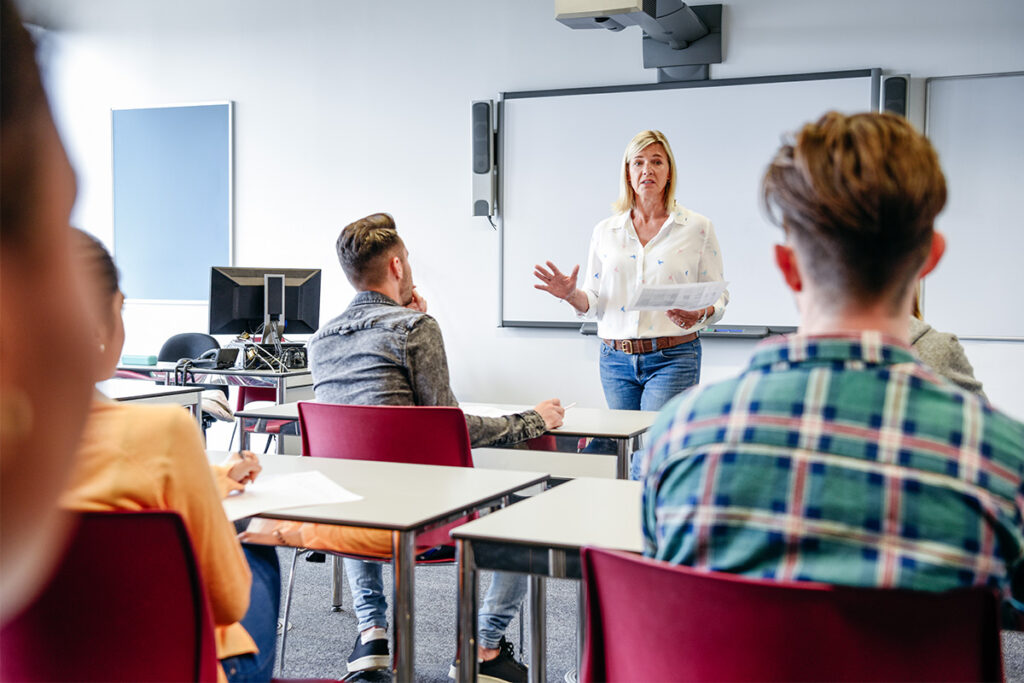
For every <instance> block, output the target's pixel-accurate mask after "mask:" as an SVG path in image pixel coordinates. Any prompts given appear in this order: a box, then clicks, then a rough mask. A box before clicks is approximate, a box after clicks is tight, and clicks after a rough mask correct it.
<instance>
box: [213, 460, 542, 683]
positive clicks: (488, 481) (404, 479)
mask: <svg viewBox="0 0 1024 683" xmlns="http://www.w3.org/2000/svg"><path fill="white" fill-rule="evenodd" d="M226 455H227V453H223V452H214V451H208V452H207V457H208V458H209V459H210V461H211V462H219V461H221V460H223V458H224V457H225V456H226ZM260 463H261V464H262V466H263V472H262V474H261V475H260V476H263V477H265V476H267V475H273V474H286V473H291V472H306V471H309V470H316V471H319V472H322V473H323V474H325V475H326V476H327V477H329V478H330V479H332V480H334V481H335V482H337V483H338V484H339V485H341V486H344V487H345V488H346V489H348V490H349V491H352V492H353V493H356V494H358V495H360V496H362V497H363V498H362V500H357V501H353V502H349V503H339V504H334V505H316V506H309V507H296V508H288V509H285V510H276V511H273V512H266V513H264V514H261V515H259V516H260V517H266V518H270V519H284V520H290V521H298V522H315V523H318V524H338V525H344V526H357V527H368V528H373V529H385V530H387V531H390V532H391V538H392V547H393V548H394V554H393V558H394V559H393V560H392V567H393V569H394V585H393V588H392V590H393V600H392V606H393V608H394V630H393V634H394V641H395V650H394V652H395V656H394V660H393V664H392V666H393V669H394V674H395V680H396V681H412V680H414V678H415V671H414V663H415V656H414V655H415V643H414V634H415V628H414V627H415V623H414V621H415V620H414V609H413V595H414V588H413V586H414V584H413V582H414V580H415V572H414V571H413V569H414V565H415V558H416V536H417V535H419V534H422V533H424V532H426V531H429V530H430V529H434V528H436V527H439V526H443V525H444V524H447V523H449V522H452V521H454V520H457V519H460V518H462V517H465V516H467V515H469V514H472V513H474V512H479V511H481V510H485V509H492V508H496V507H501V506H503V505H505V504H507V502H508V497H509V496H510V495H511V494H513V493H515V492H517V491H521V490H523V489H526V488H529V487H531V486H536V485H538V484H542V483H544V482H545V481H547V479H548V475H547V474H545V473H540V472H523V471H516V470H488V469H477V468H473V467H442V466H438V465H411V464H405V463H390V462H374V461H369V460H340V459H333V458H301V457H295V456H291V455H263V456H260Z"/></svg>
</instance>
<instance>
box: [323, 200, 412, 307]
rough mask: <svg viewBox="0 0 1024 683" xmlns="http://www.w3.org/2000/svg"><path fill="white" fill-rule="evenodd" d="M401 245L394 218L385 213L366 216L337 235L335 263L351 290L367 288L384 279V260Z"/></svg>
mask: <svg viewBox="0 0 1024 683" xmlns="http://www.w3.org/2000/svg"><path fill="white" fill-rule="evenodd" d="M401 245H402V238H401V237H399V236H398V229H397V228H396V227H395V219H394V218H392V217H391V215H390V214H386V213H374V214H370V215H369V216H366V217H365V218H360V219H359V220H357V221H355V222H353V223H349V224H348V225H346V226H345V228H344V229H343V230H342V231H341V234H340V235H338V242H337V249H338V261H339V262H341V269H342V270H343V271H345V277H347V278H348V281H349V282H351V283H352V286H353V287H356V288H359V289H362V288H365V287H370V286H373V285H376V284H379V283H381V282H382V281H383V280H384V276H385V275H386V273H387V259H388V257H389V256H390V255H391V252H392V251H393V250H394V249H395V247H398V246H401Z"/></svg>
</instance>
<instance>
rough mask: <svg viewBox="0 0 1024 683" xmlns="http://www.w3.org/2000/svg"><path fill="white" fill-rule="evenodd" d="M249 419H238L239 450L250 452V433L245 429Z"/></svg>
mask: <svg viewBox="0 0 1024 683" xmlns="http://www.w3.org/2000/svg"><path fill="white" fill-rule="evenodd" d="M247 419H248V418H244V417H240V418H238V450H240V451H247V450H249V431H248V430H247V429H246V428H245V421H246V420H247Z"/></svg>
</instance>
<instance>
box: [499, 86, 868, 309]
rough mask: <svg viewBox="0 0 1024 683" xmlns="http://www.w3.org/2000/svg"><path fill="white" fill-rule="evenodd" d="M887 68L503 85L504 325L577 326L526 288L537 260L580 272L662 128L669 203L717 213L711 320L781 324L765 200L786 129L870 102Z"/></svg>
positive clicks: (783, 300)
mask: <svg viewBox="0 0 1024 683" xmlns="http://www.w3.org/2000/svg"><path fill="white" fill-rule="evenodd" d="M880 76H881V71H880V70H878V69H871V70H862V71H846V72H837V73H824V74H823V73H819V74H803V75H794V76H779V77H772V78H747V79H730V80H721V81H699V82H691V83H678V84H676V83H662V84H655V85H647V86H632V87H628V86H627V87H615V88H586V89H578V90H561V91H534V92H513V93H504V94H503V96H502V101H501V111H500V125H499V145H500V147H499V149H500V150H501V152H500V156H499V157H498V160H499V164H500V175H501V196H500V201H499V207H498V209H499V213H500V215H501V239H502V242H501V247H502V248H501V324H502V325H505V326H530V327H578V326H579V322H577V321H576V318H575V316H574V314H573V312H572V309H570V308H569V306H568V305H567V304H564V303H562V302H559V301H558V300H556V299H554V298H553V297H552V296H550V295H549V294H546V293H544V292H541V291H539V290H536V289H534V287H533V285H534V283H535V278H534V277H533V266H534V264H536V263H544V262H545V261H546V260H551V261H553V262H554V263H555V264H556V265H558V266H559V267H560V268H563V269H568V270H567V271H566V272H568V271H571V270H572V267H573V266H574V265H575V264H580V266H581V268H582V267H585V263H586V258H587V247H588V245H589V243H590V235H591V232H592V230H593V228H594V225H596V224H597V223H598V221H600V220H601V219H603V218H605V217H607V216H608V215H610V214H611V208H610V205H611V203H612V202H613V201H615V199H616V197H617V196H618V182H619V174H620V173H621V170H620V167H621V163H622V153H623V150H625V148H626V145H627V143H628V142H629V141H630V139H631V138H632V137H633V136H634V135H635V134H636V133H638V132H640V131H642V130H646V129H651V128H653V129H657V130H660V131H662V132H663V133H665V135H666V136H667V137H668V140H669V143H670V144H671V145H672V151H673V153H674V154H675V158H676V164H677V166H678V171H679V178H678V182H677V189H676V199H677V200H678V201H679V203H680V204H682V205H683V206H685V207H687V208H689V209H691V210H693V211H696V212H697V213H700V214H703V215H705V216H707V217H708V218H710V219H711V221H712V222H713V223H714V226H715V232H716V234H717V236H718V240H719V243H720V245H721V248H722V256H723V260H724V265H725V278H726V280H728V281H729V282H730V285H729V294H730V303H729V306H728V308H727V309H726V313H725V317H724V318H723V319H722V321H721V323H720V324H719V325H718V327H720V328H722V327H724V328H728V329H742V328H747V329H749V328H756V327H769V328H779V327H789V326H795V325H797V323H798V318H797V311H796V307H795V306H794V304H793V298H792V295H791V294H790V293H789V291H788V290H787V289H786V288H785V286H784V284H783V282H782V279H781V277H780V276H779V274H778V272H777V271H776V269H775V266H774V262H773V256H772V245H773V244H774V243H776V242H778V241H779V239H780V237H781V231H780V229H779V228H777V227H775V226H774V225H772V224H771V223H770V222H769V221H768V219H767V217H766V216H764V214H763V212H762V210H761V205H760V182H761V176H762V175H763V173H764V169H765V167H766V166H767V164H768V162H769V161H770V160H771V158H772V156H773V154H774V153H775V151H776V150H777V149H778V147H779V145H780V143H781V142H782V140H783V138H784V137H785V136H786V134H787V133H790V132H793V131H795V130H797V129H799V127H800V126H801V125H803V124H804V123H805V122H807V121H812V120H816V119H817V118H819V117H820V116H821V115H822V114H824V113H825V112H826V111H829V110H831V109H835V110H838V111H842V112H844V113H854V112H861V111H869V110H875V109H877V102H878V87H879V81H880Z"/></svg>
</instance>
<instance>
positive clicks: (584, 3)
mask: <svg viewBox="0 0 1024 683" xmlns="http://www.w3.org/2000/svg"><path fill="white" fill-rule="evenodd" d="M555 19H557V20H558V21H560V22H561V23H563V24H565V25H566V26H568V27H569V28H574V29H591V28H603V29H607V30H610V31H621V30H622V29H624V28H625V27H627V26H639V27H640V28H641V29H642V30H643V32H644V39H643V51H644V67H646V68H658V69H661V70H662V72H659V80H678V79H680V78H707V65H708V64H720V63H721V62H722V6H721V5H696V6H688V5H687V4H686V3H685V2H682V1H681V0H555ZM680 66H689V67H691V69H684V70H677V72H676V73H672V72H671V67H680ZM693 66H703V67H704V68H703V69H702V70H699V72H698V71H695V70H693V69H692V67H693ZM666 70H667V71H666ZM663 72H664V73H663ZM701 73H702V75H701ZM687 74H689V75H687ZM663 76H664V78H663Z"/></svg>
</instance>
